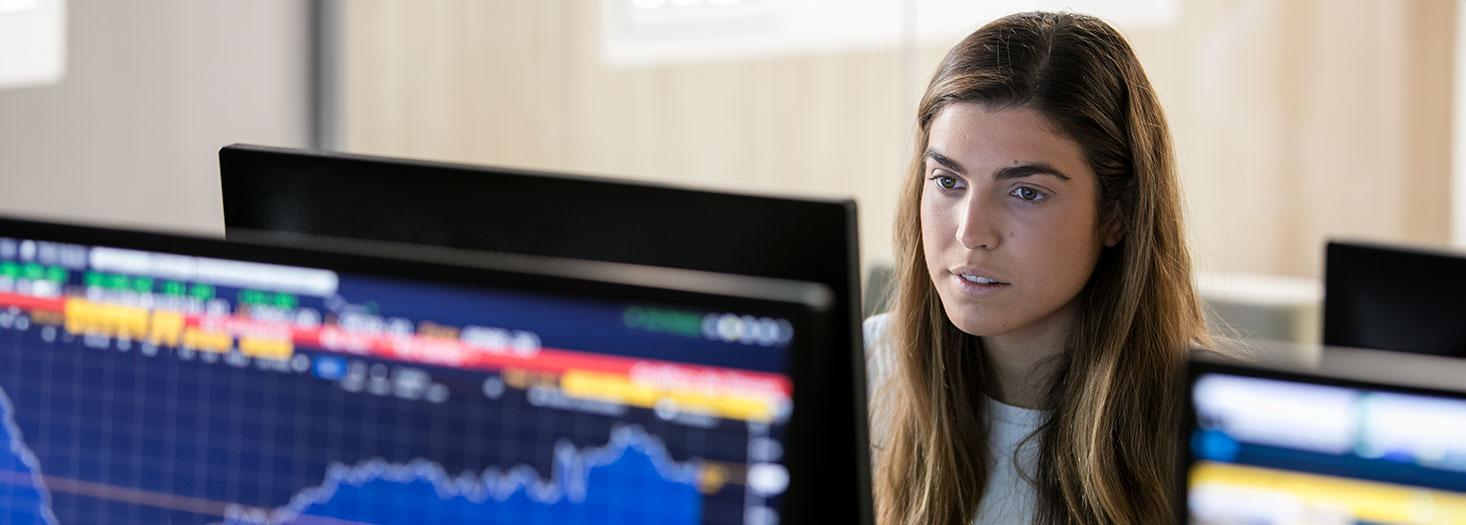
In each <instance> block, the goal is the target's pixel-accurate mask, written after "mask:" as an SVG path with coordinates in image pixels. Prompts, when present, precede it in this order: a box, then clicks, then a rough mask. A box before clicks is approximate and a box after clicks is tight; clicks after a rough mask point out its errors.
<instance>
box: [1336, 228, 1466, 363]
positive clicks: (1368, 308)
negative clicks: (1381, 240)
mask: <svg viewBox="0 0 1466 525" xmlns="http://www.w3.org/2000/svg"><path fill="white" fill-rule="evenodd" d="M1323 324H1324V329H1323V343H1324V344H1325V345H1331V346H1350V347H1356V348H1375V349H1381V350H1397V351H1404V352H1413V353H1421V354H1432V355H1442V356H1451V357H1466V257H1462V256H1459V255H1450V254H1445V253H1431V252H1427V251H1421V250H1412V249H1401V248H1395V247H1384V246H1371V245H1365V244H1356V243H1344V242H1330V243H1329V244H1328V251H1327V253H1326V255H1325V262H1324V305H1323Z"/></svg>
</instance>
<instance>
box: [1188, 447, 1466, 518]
mask: <svg viewBox="0 0 1466 525" xmlns="http://www.w3.org/2000/svg"><path fill="white" fill-rule="evenodd" d="M1189 483H1190V486H1191V490H1192V491H1193V492H1197V491H1203V490H1206V488H1207V486H1212V487H1218V488H1246V489H1252V490H1261V491H1267V492H1272V493H1276V494H1278V495H1287V496H1290V497H1292V498H1296V499H1297V501H1298V502H1299V503H1300V504H1302V505H1305V506H1308V507H1325V508H1331V509H1342V510H1345V511H1347V512H1349V513H1351V514H1353V515H1354V518H1355V520H1356V521H1363V522H1370V523H1411V524H1420V525H1427V524H1429V525H1435V524H1441V525H1445V524H1461V523H1466V495H1463V494H1457V493H1451V492H1445V491H1441V490H1435V489H1428V488H1421V487H1411V486H1406V485H1396V484H1392V483H1380V482H1375V481H1364V480H1357V479H1349V478H1340V477H1333V476H1323V475H1317V474H1305V473H1299V472H1289V471H1283V470H1274V469H1266V468H1259V467H1249V466H1241V465H1229V464H1225V463H1212V462H1202V463H1199V464H1197V465H1196V466H1194V467H1192V468H1191V474H1190V481H1189Z"/></svg>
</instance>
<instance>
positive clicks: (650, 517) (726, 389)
mask: <svg viewBox="0 0 1466 525" xmlns="http://www.w3.org/2000/svg"><path fill="white" fill-rule="evenodd" d="M794 330H795V326H794V325H792V324H791V323H790V322H789V321H788V320H785V319H781V318H777V317H769V316H761V315H759V312H730V311H717V310H715V309H710V308H707V307H700V306H698V305H696V304H660V303H658V304H647V303H643V302H638V301H635V300H612V299H606V298H601V299H591V298H584V297H571V296H564V295H554V294H545V293H531V292H526V291H511V290H491V289H485V288H461V287H453V286H448V285H443V284H433V283H430V282H427V281H410V280H397V279H387V278H380V277H373V276H368V275H357V274H343V273H339V272H334V271H330V270H325V269H317V268H303V267H287V266H278V265H269V264H261V263H253V262H241V261H232V260H222V259H210V258H204V257H192V256H187V255H178V254H165V253H153V252H141V251H132V250H125V249H117V248H111V247H103V246H81V245H72V244H59V243H53V242H46V241H45V240H42V239H15V238H0V518H3V519H0V522H5V523H13V524H31V523H35V524H55V523H121V524H160V523H172V524H205V523H226V524H263V523H280V524H284V523H299V524H305V523H312V524H317V523H318V524H356V523H608V524H622V523H666V524H682V523H685V524H692V523H705V524H723V523H776V522H777V521H778V514H777V509H778V508H779V498H780V496H781V494H783V492H784V491H785V489H786V488H787V486H788V484H789V474H788V471H787V470H786V468H785V467H784V462H783V455H784V449H783V438H784V436H785V432H786V428H787V427H786V423H787V421H788V417H789V414H790V411H791V409H792V407H791V404H790V395H791V393H792V385H791V382H790V378H789V376H788V372H787V370H786V366H787V365H786V354H787V352H788V349H789V348H790V345H791V341H792V340H793V339H794Z"/></svg>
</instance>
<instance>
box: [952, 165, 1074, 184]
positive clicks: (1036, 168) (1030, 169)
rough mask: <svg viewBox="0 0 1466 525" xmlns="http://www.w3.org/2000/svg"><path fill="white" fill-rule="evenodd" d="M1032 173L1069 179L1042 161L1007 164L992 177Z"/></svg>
mask: <svg viewBox="0 0 1466 525" xmlns="http://www.w3.org/2000/svg"><path fill="white" fill-rule="evenodd" d="M938 162H940V161H938ZM1034 175H1049V176H1051V177H1055V178H1057V179H1060V180H1064V181H1067V180H1069V176H1068V175H1065V174H1064V172H1062V171H1059V170H1058V168H1055V167H1053V166H1050V165H1048V164H1044V163H1042V162H1034V163H1030V164H1022V165H1018V166H1008V167H1006V168H1003V169H1000V170H998V171H995V172H993V178H994V179H997V180H1008V179H1021V178H1024V177H1032V176H1034Z"/></svg>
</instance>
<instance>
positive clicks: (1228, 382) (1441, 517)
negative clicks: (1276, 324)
mask: <svg viewBox="0 0 1466 525" xmlns="http://www.w3.org/2000/svg"><path fill="white" fill-rule="evenodd" d="M1375 353H1376V354H1379V352H1375ZM1381 363H1387V361H1381V360H1377V359H1376V360H1374V365H1373V366H1376V367H1378V366H1381ZM1386 366H1387V365H1386ZM1463 370H1466V368H1463ZM1356 375H1359V374H1356ZM1459 377H1460V376H1457V380H1458V381H1457V383H1456V384H1458V385H1460V386H1462V387H1466V384H1462V383H1459ZM1188 384H1189V391H1190V392H1189V399H1190V403H1189V404H1188V407H1187V408H1188V411H1187V414H1188V415H1187V417H1186V418H1185V419H1184V421H1185V422H1184V425H1185V430H1184V431H1183V433H1182V436H1183V443H1184V445H1183V449H1185V453H1184V456H1185V460H1184V461H1183V465H1184V470H1183V472H1184V475H1183V476H1181V482H1182V484H1183V485H1184V487H1183V493H1184V494H1185V497H1184V498H1182V499H1181V501H1183V502H1184V504H1185V508H1184V510H1183V511H1182V513H1181V516H1180V519H1178V522H1179V523H1195V524H1236V523H1248V524H1303V523H1307V524H1318V525H1345V524H1348V525H1355V524H1366V523H1369V524H1373V523H1392V524H1447V523H1466V392H1452V391H1445V390H1434V389H1430V388H1419V387H1407V386H1399V385H1387V384H1383V383H1375V382H1368V381H1360V380H1354V379H1340V378H1337V377H1333V376H1325V375H1321V374H1315V373H1305V372H1299V371H1280V370H1270V369H1262V368H1252V367H1245V366H1240V365H1233V364H1220V363H1208V362H1202V361H1199V362H1193V363H1192V364H1191V372H1190V381H1189V383H1188Z"/></svg>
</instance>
